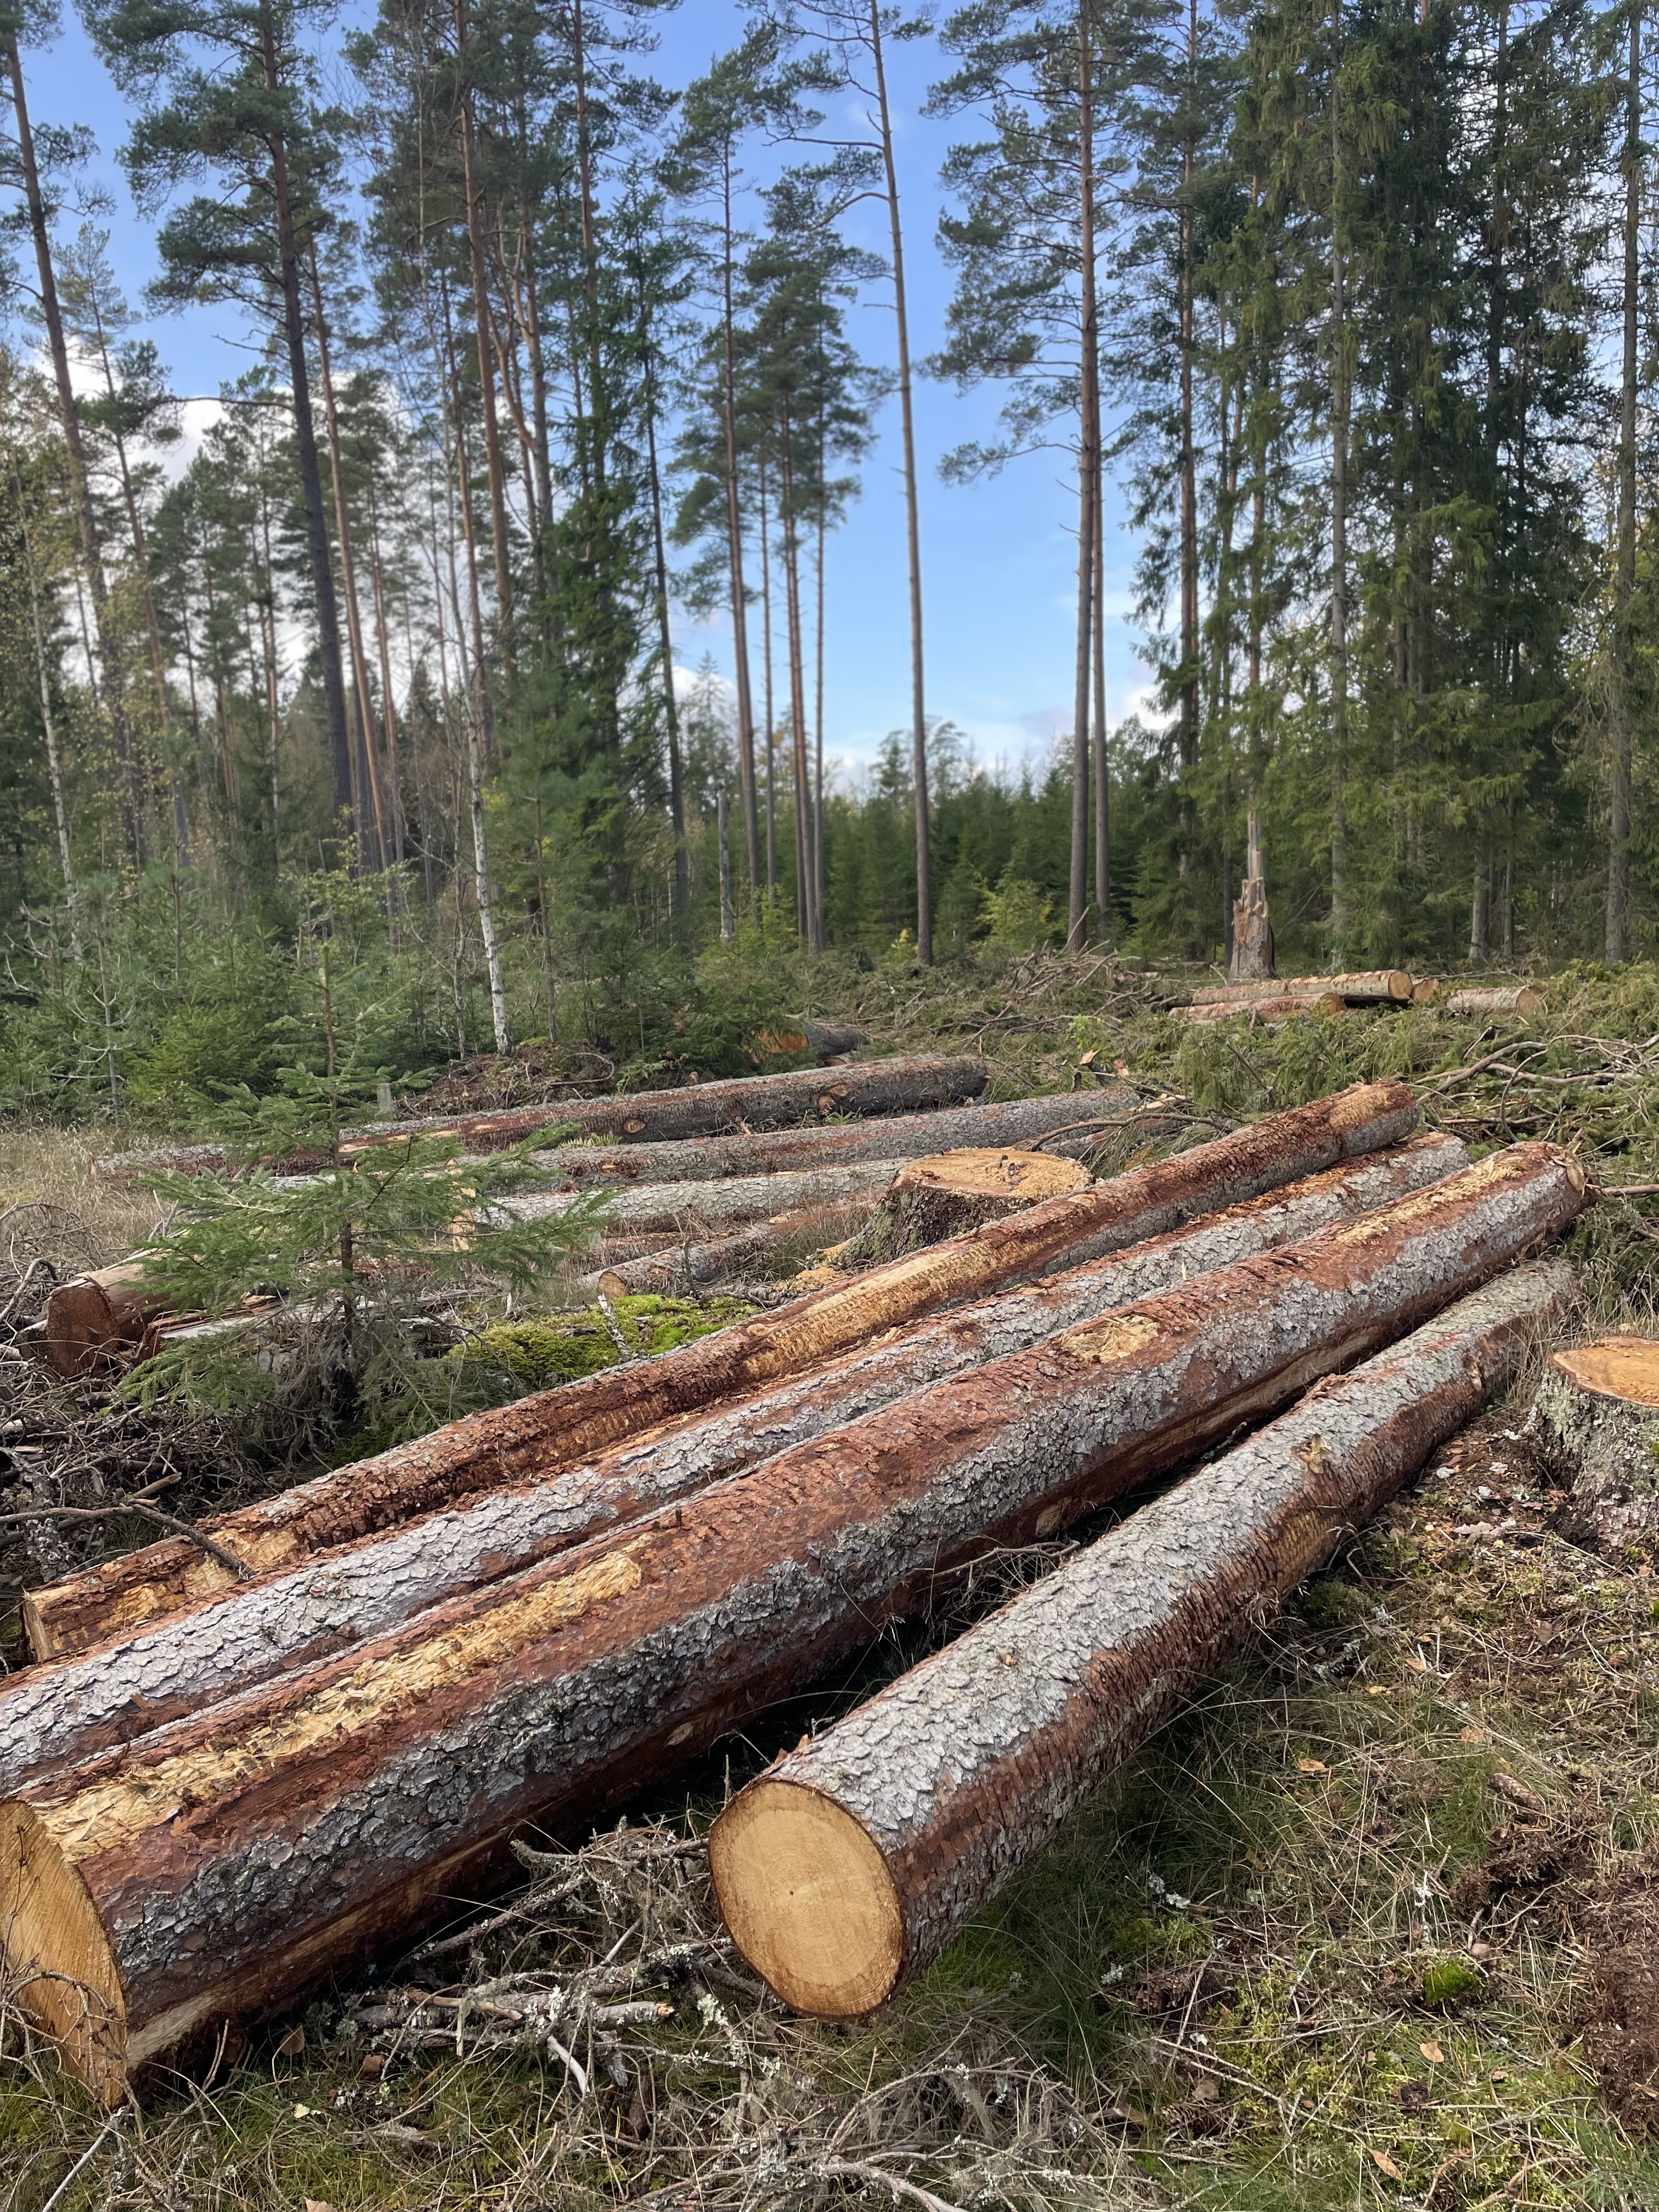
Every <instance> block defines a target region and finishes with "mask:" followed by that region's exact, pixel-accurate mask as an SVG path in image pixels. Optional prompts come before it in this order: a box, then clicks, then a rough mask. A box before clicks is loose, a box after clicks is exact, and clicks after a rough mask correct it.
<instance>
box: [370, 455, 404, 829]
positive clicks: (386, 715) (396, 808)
mask: <svg viewBox="0 0 1659 2212" xmlns="http://www.w3.org/2000/svg"><path fill="white" fill-rule="evenodd" d="M368 573H369V581H370V583H371V585H372V586H373V587H374V638H375V643H376V646H377V647H378V648H379V654H380V713H381V716H382V718H383V719H384V720H385V723H386V783H387V785H388V787H389V790H390V795H391V800H392V860H393V862H394V864H395V865H396V866H398V867H399V868H401V867H402V866H403V864H404V803H403V789H402V785H401V782H400V781H399V777H398V706H397V702H396V700H395V699H394V698H393V696H392V647H391V642H390V639H389V637H388V635H387V623H386V585H385V580H384V578H383V577H382V575H381V572H380V520H379V517H378V515H377V513H376V512H375V502H374V478H373V477H370V479H369V486H368Z"/></svg>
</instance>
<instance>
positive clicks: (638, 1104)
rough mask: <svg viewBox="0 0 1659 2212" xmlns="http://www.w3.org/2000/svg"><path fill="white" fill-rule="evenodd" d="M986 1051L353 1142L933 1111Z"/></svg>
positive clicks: (573, 1104)
mask: <svg viewBox="0 0 1659 2212" xmlns="http://www.w3.org/2000/svg"><path fill="white" fill-rule="evenodd" d="M985 1081H986V1068H985V1063H984V1062H983V1061H982V1060H973V1059H969V1058H966V1057H962V1056H942V1055H927V1054H921V1055H917V1056H915V1057H912V1058H897V1059H892V1060H860V1061H857V1062H848V1064H847V1065H845V1066H840V1067H836V1068H833V1069H830V1070H829V1071H819V1070H817V1069H815V1068H796V1069H790V1070H787V1071H786V1072H785V1073H782V1074H781V1075H745V1076H739V1077H738V1078H736V1079H733V1080H732V1081H730V1082H719V1083H692V1084H687V1085H685V1086H684V1089H682V1090H678V1091H638V1092H636V1093H635V1094H634V1095H632V1096H631V1097H608V1098H570V1099H560V1100H558V1101H556V1103H552V1104H549V1105H544V1106H512V1107H506V1108H503V1109H500V1110H499V1111H493V1112H490V1113H484V1114H461V1115H426V1116H424V1117H417V1118H416V1119H413V1120H410V1121H397V1122H381V1123H379V1124H373V1125H370V1126H369V1127H364V1128H361V1129H348V1130H347V1131H346V1132H345V1133H344V1143H345V1148H346V1150H347V1151H348V1152H353V1151H369V1150H373V1149H374V1148H375V1147H376V1146H386V1145H396V1144H398V1143H401V1142H403V1141H404V1140H406V1139H408V1138H409V1137H410V1136H453V1137H454V1138H456V1139H458V1141H459V1143H460V1144H461V1145H462V1146H464V1147H465V1149H466V1150H467V1151H469V1152H500V1151H501V1150H503V1149H504V1148H505V1147H507V1146H509V1145H516V1144H519V1143H520V1142H521V1141H522V1140H523V1139H525V1138H526V1137H528V1136H533V1135H534V1133H536V1131H537V1130H538V1129H546V1128H553V1127H561V1126H562V1127H569V1128H571V1129H572V1130H573V1131H574V1133H575V1134H576V1135H577V1136H579V1137H588V1138H598V1139H600V1140H601V1141H602V1142H605V1143H611V1144H619V1143H623V1142H625V1141H628V1140H630V1139H634V1138H636V1137H638V1138H653V1139H673V1138H686V1137H714V1136H720V1135H722V1134H724V1133H727V1132H729V1131H736V1130H744V1129H778V1128H787V1127H793V1125H794V1124H795V1123H797V1122H800V1121H814V1120H817V1119H819V1118H821V1117H823V1116H824V1115H839V1114H903V1113H915V1112H926V1111H927V1110H928V1109H931V1108H933V1107H936V1106H956V1105H960V1104H961V1103H963V1101H964V1100H966V1099H969V1098H976V1097H978V1096H979V1094H980V1092H981V1091H983V1089H984V1088H985ZM323 1164H324V1159H323V1156H322V1155H321V1154H319V1153H316V1152H295V1153H294V1154H292V1155H291V1156H290V1158H289V1160H288V1162H287V1165H288V1166H289V1167H290V1168H292V1169H293V1170H295V1172H302V1171H304V1170H308V1169H312V1168H316V1167H320V1166H322V1165H323ZM224 1165H225V1155H224V1153H223V1152H222V1150H221V1149H220V1147H219V1146H216V1145H191V1146H183V1147H181V1148H179V1149H177V1150H174V1151H172V1152H128V1153H125V1154H123V1155H122V1156H121V1157H120V1158H116V1159H112V1160H107V1161H105V1162H104V1163H103V1167H104V1170H105V1171H106V1173H111V1174H124V1173H127V1172H130V1171H131V1170H142V1169H144V1168H149V1167H171V1168H181V1169H184V1170H188V1171H196V1170H206V1169H213V1168H222V1167H223V1166H224Z"/></svg>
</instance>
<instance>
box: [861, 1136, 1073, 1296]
mask: <svg viewBox="0 0 1659 2212" xmlns="http://www.w3.org/2000/svg"><path fill="white" fill-rule="evenodd" d="M1088 1181H1089V1171H1088V1170H1087V1169H1086V1168H1084V1167H1079V1164H1077V1162H1076V1161H1075V1160H1067V1159H1057V1158H1051V1157H1050V1156H1049V1155H1048V1154H1047V1153H1044V1152H985V1151H964V1152H937V1153H934V1154H933V1156H932V1157H931V1158H927V1159H923V1160H910V1161H908V1162H907V1163H906V1164H905V1165H904V1166H902V1168H901V1169H900V1170H899V1171H898V1173H897V1174H896V1176H894V1177H893V1181H892V1185H891V1188H890V1189H889V1190H888V1192H887V1194H886V1196H885V1197H884V1199H883V1200H882V1201H881V1204H880V1205H879V1206H878V1207H877V1208H876V1211H875V1212H874V1213H873V1214H872V1217H871V1218H870V1220H869V1221H868V1222H867V1223H866V1225H865V1226H864V1227H863V1228H862V1229H860V1231H859V1233H858V1234H857V1236H856V1237H854V1238H852V1240H851V1241H850V1243H848V1247H847V1249H846V1250H845V1251H844V1252H842V1254H841V1255H839V1257H838V1259H837V1261H836V1265H837V1266H838V1267H843V1268H847V1267H874V1266H876V1265H877V1264H878V1262H879V1261H884V1260H896V1259H897V1258H898V1257H899V1255H900V1254H901V1253H904V1252H920V1251H921V1250H922V1249H923V1248H924V1247H925V1246H927V1245H929V1244H937V1243H940V1242H941V1241H942V1240H943V1239H944V1238H945V1237H962V1236H965V1235H967V1234H968V1232H969V1231H971V1230H975V1229H978V1228H980V1227H981V1225H983V1224H984V1223H986V1222H987V1221H1001V1220H1003V1219H1005V1218H1006V1217H1007V1216H1008V1215H1009V1214H1011V1213H1018V1212H1019V1211H1020V1209H1021V1208H1022V1207H1024V1206H1036V1205H1039V1204H1041V1202H1042V1200H1044V1199H1046V1198H1059V1197H1060V1196H1062V1195H1063V1194H1065V1193H1066V1192H1067V1191H1073V1190H1079V1189H1081V1188H1083V1187H1084V1186H1085V1184H1086V1183H1087V1182H1088Z"/></svg>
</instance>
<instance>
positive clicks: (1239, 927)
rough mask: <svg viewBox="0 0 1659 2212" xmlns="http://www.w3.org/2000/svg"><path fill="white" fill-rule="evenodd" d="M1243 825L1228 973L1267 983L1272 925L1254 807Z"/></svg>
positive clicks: (1240, 979)
mask: <svg viewBox="0 0 1659 2212" xmlns="http://www.w3.org/2000/svg"><path fill="white" fill-rule="evenodd" d="M1245 825H1246V826H1245V855H1246V857H1245V861H1244V886H1243V890H1241V891H1240V893H1239V895H1238V897H1237V899H1236V900H1235V901H1234V902H1233V957H1232V962H1231V968H1230V970H1229V973H1230V975H1231V981H1233V982H1234V983H1235V984H1242V983H1261V982H1267V981H1270V980H1271V979H1272V976H1273V923H1272V922H1271V921H1269V920H1268V918H1267V879H1266V878H1265V876H1264V875H1263V873H1262V864H1261V829H1260V825H1259V823H1258V819H1257V816H1256V811H1255V807H1254V806H1253V807H1251V808H1250V810H1249V813H1248V815H1247V816H1246V817H1245Z"/></svg>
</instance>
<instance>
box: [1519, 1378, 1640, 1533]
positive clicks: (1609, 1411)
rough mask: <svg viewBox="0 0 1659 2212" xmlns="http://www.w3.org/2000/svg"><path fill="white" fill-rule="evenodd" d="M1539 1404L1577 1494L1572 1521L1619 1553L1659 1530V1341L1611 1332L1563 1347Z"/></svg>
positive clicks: (1559, 1464) (1549, 1440)
mask: <svg viewBox="0 0 1659 2212" xmlns="http://www.w3.org/2000/svg"><path fill="white" fill-rule="evenodd" d="M1535 1407H1536V1413H1537V1419H1538V1423H1539V1427H1540V1430H1541V1434H1542V1436H1543V1437H1544V1439H1545V1442H1546V1444H1547V1449H1548V1450H1549V1453H1550V1455H1551V1457H1552V1458H1553V1460H1554V1462H1555V1466H1556V1471H1557V1473H1558V1474H1559V1477H1560V1479H1561V1480H1563V1481H1564V1482H1565V1484H1566V1485H1567V1486H1569V1488H1570V1489H1571V1497H1570V1498H1569V1500H1568V1504H1567V1512H1566V1516H1565V1517H1566V1523H1567V1526H1568V1527H1569V1528H1571V1530H1572V1531H1573V1532H1574V1533H1576V1534H1577V1535H1579V1536H1580V1537H1583V1538H1588V1539H1589V1540H1590V1541H1593V1542H1595V1543H1597V1544H1599V1545H1601V1546H1603V1547H1607V1548H1609V1549H1612V1550H1617V1549H1619V1548H1620V1547H1623V1546H1625V1545H1626V1544H1632V1543H1637V1542H1641V1541H1645V1540H1647V1539H1650V1538H1651V1537H1653V1536H1655V1535H1659V1342H1656V1341H1655V1340H1653V1339H1652V1338H1650V1337H1644V1336H1604V1337H1601V1338H1598V1339H1597V1340H1596V1341H1595V1342H1594V1343H1593V1344H1585V1345H1580V1346H1577V1348H1576V1349H1574V1350H1571V1351H1566V1352H1556V1353H1555V1354H1554V1355H1553V1358H1551V1359H1550V1361H1549V1362H1548V1364H1547V1366H1546V1368H1545V1370H1544V1373H1543V1376H1542V1377H1541V1380H1540V1383H1539V1385H1538V1395H1537V1399H1536V1401H1535Z"/></svg>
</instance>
